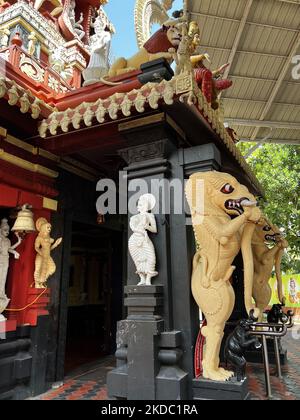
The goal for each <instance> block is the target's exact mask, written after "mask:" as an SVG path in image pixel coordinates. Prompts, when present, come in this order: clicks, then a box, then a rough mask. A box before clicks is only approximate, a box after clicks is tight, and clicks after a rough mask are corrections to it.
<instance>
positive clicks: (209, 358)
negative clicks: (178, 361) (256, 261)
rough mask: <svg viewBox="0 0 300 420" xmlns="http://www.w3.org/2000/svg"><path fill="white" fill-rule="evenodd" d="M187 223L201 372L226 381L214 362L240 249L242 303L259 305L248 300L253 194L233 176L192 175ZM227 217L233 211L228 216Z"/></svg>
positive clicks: (256, 216)
mask: <svg viewBox="0 0 300 420" xmlns="http://www.w3.org/2000/svg"><path fill="white" fill-rule="evenodd" d="M186 196H187V200H188V203H189V206H190V208H191V214H192V222H193V227H194V232H195V236H196V240H197V244H198V247H199V248H198V252H197V253H196V255H195V257H194V261H193V275H192V293H193V296H194V298H195V300H196V302H197V304H198V306H199V307H200V309H201V310H202V312H203V313H204V315H205V317H206V321H207V326H205V327H203V328H202V334H203V336H204V337H205V339H206V344H205V349H204V357H203V376H204V378H206V379H211V380H216V381H226V380H228V379H229V378H230V377H232V376H233V373H232V372H228V371H226V370H224V369H222V368H220V367H219V364H220V359H219V353H220V347H221V343H222V338H223V332H224V328H225V323H226V322H227V320H228V319H229V317H230V315H231V313H232V311H233V308H234V303H235V295H234V290H233V288H232V286H231V283H230V281H231V278H232V274H233V272H234V270H235V267H234V266H232V263H233V261H234V259H235V257H236V256H237V254H238V253H239V251H240V249H241V248H242V252H243V259H244V265H245V278H244V282H245V306H246V308H247V311H248V313H250V312H251V310H254V314H255V316H258V310H257V309H256V308H255V307H254V305H253V304H252V289H253V257H252V251H251V239H252V235H253V231H254V229H255V223H256V222H257V221H258V220H259V219H260V217H261V212H260V210H259V208H258V207H256V200H255V197H254V196H253V195H252V194H250V192H249V190H248V189H247V188H246V187H245V186H243V185H241V184H240V183H239V182H238V181H237V180H236V179H235V178H234V177H233V176H231V175H229V174H226V173H220V172H204V173H197V174H194V175H192V176H191V178H190V179H189V181H188V182H187V186H186ZM230 216H237V217H236V218H235V219H233V220H232V219H231V217H230Z"/></svg>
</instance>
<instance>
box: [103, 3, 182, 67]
mask: <svg viewBox="0 0 300 420" xmlns="http://www.w3.org/2000/svg"><path fill="white" fill-rule="evenodd" d="M135 1H136V0H109V3H108V4H107V5H106V6H105V7H104V8H105V11H106V13H107V15H108V17H109V19H110V20H111V22H112V23H113V24H114V26H115V28H116V30H117V33H116V35H114V37H113V44H112V58H113V59H114V58H117V57H130V56H131V55H133V54H135V53H136V51H137V48H138V47H137V42H136V37H135V31H134V5H135ZM182 4H183V1H182V0H175V2H174V10H180V9H182Z"/></svg>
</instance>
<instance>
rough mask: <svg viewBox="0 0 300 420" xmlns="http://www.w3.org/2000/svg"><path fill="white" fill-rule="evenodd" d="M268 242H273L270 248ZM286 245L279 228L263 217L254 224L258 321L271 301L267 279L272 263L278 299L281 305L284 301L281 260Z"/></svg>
mask: <svg viewBox="0 0 300 420" xmlns="http://www.w3.org/2000/svg"><path fill="white" fill-rule="evenodd" d="M270 243H271V244H273V247H272V248H270V246H268V244H270ZM287 247H288V243H287V241H286V240H285V239H284V238H283V237H282V235H281V233H280V230H279V229H278V228H277V227H276V226H274V225H272V224H271V223H270V222H268V221H267V219H266V218H264V217H263V218H262V219H261V221H260V223H259V224H258V225H257V226H256V229H255V231H254V235H253V238H252V249H253V258H254V282H253V298H254V300H255V302H256V306H257V307H258V308H259V310H260V319H259V320H260V321H262V319H263V312H264V310H265V309H266V307H267V306H268V305H269V303H270V301H271V297H272V289H271V287H270V285H269V280H270V277H271V274H272V270H273V267H274V265H275V270H276V278H277V290H278V299H279V302H280V303H282V304H283V305H284V303H285V297H284V296H283V289H282V277H281V260H282V257H283V255H284V250H285V249H286V248H287Z"/></svg>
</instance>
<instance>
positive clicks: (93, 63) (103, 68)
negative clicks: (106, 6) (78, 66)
mask: <svg viewBox="0 0 300 420" xmlns="http://www.w3.org/2000/svg"><path fill="white" fill-rule="evenodd" d="M91 27H92V28H94V31H95V34H94V35H92V36H91V37H90V43H89V48H90V52H91V58H90V62H89V65H88V67H87V68H86V69H85V70H84V71H83V72H82V74H83V77H84V79H85V83H84V86H87V85H90V84H93V83H96V82H98V81H100V80H101V78H102V77H104V76H105V75H106V74H107V72H108V69H109V55H110V50H111V41H112V35H113V34H114V33H115V28H114V26H113V25H112V24H111V23H110V22H109V20H108V18H107V16H106V14H105V13H104V12H103V9H102V7H100V8H99V10H98V12H97V17H96V19H95V21H94V22H93V23H91Z"/></svg>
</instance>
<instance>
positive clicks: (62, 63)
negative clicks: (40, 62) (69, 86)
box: [49, 45, 73, 80]
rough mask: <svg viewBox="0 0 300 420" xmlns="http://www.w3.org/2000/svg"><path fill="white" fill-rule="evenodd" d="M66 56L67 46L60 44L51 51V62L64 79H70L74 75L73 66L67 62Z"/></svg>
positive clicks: (52, 66)
mask: <svg viewBox="0 0 300 420" xmlns="http://www.w3.org/2000/svg"><path fill="white" fill-rule="evenodd" d="M65 56H66V48H65V47H64V46H63V45H60V46H59V47H57V48H56V49H55V50H54V51H53V52H52V53H51V55H50V58H49V64H50V66H51V68H52V69H53V70H54V71H56V73H58V74H59V75H60V76H61V77H62V78H63V79H65V80H68V79H70V78H71V77H72V75H73V68H72V66H71V65H70V64H67V62H66V59H65Z"/></svg>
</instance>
